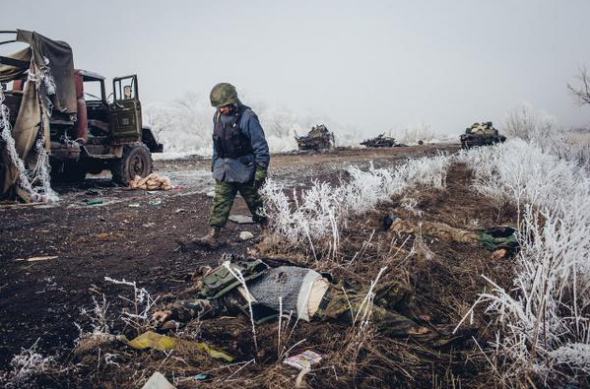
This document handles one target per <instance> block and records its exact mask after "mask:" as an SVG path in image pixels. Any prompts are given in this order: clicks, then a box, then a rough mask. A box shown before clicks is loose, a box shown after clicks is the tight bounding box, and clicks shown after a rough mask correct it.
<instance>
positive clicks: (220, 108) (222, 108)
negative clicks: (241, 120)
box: [219, 105, 231, 114]
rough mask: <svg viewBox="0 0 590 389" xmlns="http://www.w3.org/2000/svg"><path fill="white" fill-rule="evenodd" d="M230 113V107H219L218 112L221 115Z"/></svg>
mask: <svg viewBox="0 0 590 389" xmlns="http://www.w3.org/2000/svg"><path fill="white" fill-rule="evenodd" d="M230 111H231V105H224V106H222V107H219V112H221V113H222V114H228V113H229V112H230Z"/></svg>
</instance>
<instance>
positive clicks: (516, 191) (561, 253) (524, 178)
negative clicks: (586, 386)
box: [458, 140, 590, 384]
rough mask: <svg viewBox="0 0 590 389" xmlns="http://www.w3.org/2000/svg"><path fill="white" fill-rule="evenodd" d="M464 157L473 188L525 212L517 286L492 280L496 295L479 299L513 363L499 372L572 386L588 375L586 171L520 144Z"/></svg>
mask: <svg viewBox="0 0 590 389" xmlns="http://www.w3.org/2000/svg"><path fill="white" fill-rule="evenodd" d="M458 159H459V160H460V161H462V162H465V163H467V164H468V166H469V167H470V168H471V169H472V170H473V171H474V174H475V183H474V188H475V190H477V191H479V192H480V193H482V194H485V195H487V196H490V197H495V198H497V197H502V198H504V199H506V200H508V201H512V202H514V203H516V204H517V205H518V208H519V215H521V217H520V220H519V230H520V231H521V239H520V244H521V250H520V252H519V254H518V255H517V257H516V258H515V260H516V267H517V270H516V272H515V274H516V278H515V279H514V288H513V289H512V290H510V291H507V290H504V289H502V288H500V287H499V286H498V285H496V284H495V283H494V282H493V280H489V281H490V284H491V286H492V290H491V291H490V292H488V293H485V294H483V295H482V296H481V298H480V300H479V303H484V304H487V305H486V306H487V308H486V311H487V312H488V313H491V314H495V315H496V316H495V317H496V320H497V323H498V324H499V325H500V328H501V329H502V331H501V332H500V333H499V334H498V337H497V341H496V344H495V345H494V346H495V351H496V352H497V353H499V354H500V355H501V356H507V357H509V358H510V361H511V363H509V364H505V365H504V366H503V369H502V370H500V372H501V374H502V375H503V378H504V379H506V382H507V383H510V382H512V380H514V379H517V380H518V379H520V378H523V377H525V376H528V375H530V374H531V373H534V374H535V375H536V376H537V377H540V379H542V380H544V381H545V382H548V383H551V384H555V383H556V382H557V383H561V384H566V383H567V382H569V381H570V380H571V379H572V378H573V377H572V376H575V375H578V374H588V373H589V371H588V356H587V354H585V351H588V350H589V349H590V346H589V343H590V331H589V327H588V321H589V320H590V177H588V174H587V172H586V171H584V170H583V169H582V168H580V167H578V166H577V165H576V164H574V163H572V162H569V161H567V160H564V159H560V158H559V157H558V156H556V155H552V154H549V153H547V152H544V151H542V149H541V148H540V147H539V146H536V145H533V144H531V143H527V142H524V141H522V140H513V141H508V142H506V143H505V144H503V145H498V146H495V147H489V148H479V149H475V150H471V151H469V152H468V153H463V154H462V155H461V156H459V157H458ZM564 369H565V370H564ZM567 369H570V370H569V374H568V373H567V372H568V370H567ZM564 372H565V374H564Z"/></svg>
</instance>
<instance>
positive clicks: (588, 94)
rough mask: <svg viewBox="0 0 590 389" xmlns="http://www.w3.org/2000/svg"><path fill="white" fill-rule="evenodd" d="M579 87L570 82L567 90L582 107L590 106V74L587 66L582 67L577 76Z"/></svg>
mask: <svg viewBox="0 0 590 389" xmlns="http://www.w3.org/2000/svg"><path fill="white" fill-rule="evenodd" d="M576 79H577V80H578V81H577V82H576V84H577V85H572V84H570V83H569V82H568V84H567V88H568V89H569V90H570V91H571V92H572V94H573V95H574V97H575V98H576V101H577V102H578V104H579V105H580V106H582V105H585V104H590V73H588V68H587V67H586V66H581V67H580V69H579V73H578V75H577V76H576Z"/></svg>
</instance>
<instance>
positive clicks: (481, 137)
mask: <svg viewBox="0 0 590 389" xmlns="http://www.w3.org/2000/svg"><path fill="white" fill-rule="evenodd" d="M460 140H461V147H462V148H463V149H469V148H472V147H477V146H490V145H494V144H496V143H503V142H505V141H506V137H505V136H504V135H500V133H499V132H498V130H497V129H496V128H495V127H494V124H493V123H492V122H481V123H473V124H472V125H471V127H467V128H466V129H465V133H464V134H461V136H460Z"/></svg>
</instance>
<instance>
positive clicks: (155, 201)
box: [148, 199, 162, 205]
mask: <svg viewBox="0 0 590 389" xmlns="http://www.w3.org/2000/svg"><path fill="white" fill-rule="evenodd" d="M148 204H149V205H160V204H162V199H155V200H152V201H150V202H149V203H148Z"/></svg>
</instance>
